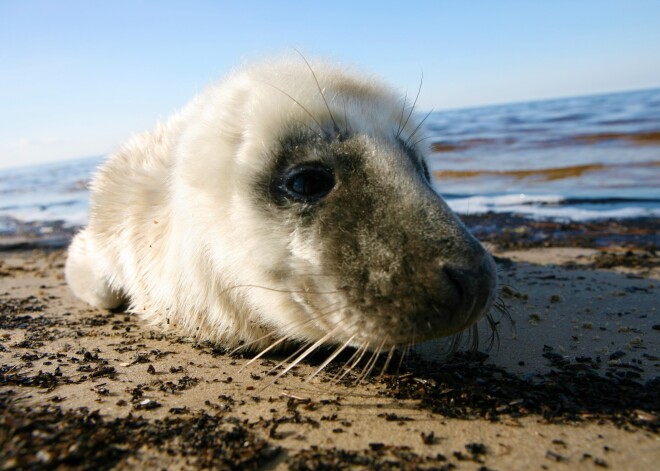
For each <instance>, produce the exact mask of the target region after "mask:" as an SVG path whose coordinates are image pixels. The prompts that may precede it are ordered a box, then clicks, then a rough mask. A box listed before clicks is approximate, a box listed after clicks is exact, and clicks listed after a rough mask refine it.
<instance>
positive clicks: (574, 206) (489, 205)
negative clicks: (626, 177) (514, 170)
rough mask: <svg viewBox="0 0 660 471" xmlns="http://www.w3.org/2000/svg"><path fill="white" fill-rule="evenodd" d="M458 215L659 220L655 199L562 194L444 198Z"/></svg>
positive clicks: (572, 219)
mask: <svg viewBox="0 0 660 471" xmlns="http://www.w3.org/2000/svg"><path fill="white" fill-rule="evenodd" d="M444 197H445V200H446V201H447V204H448V205H449V207H451V209H452V210H454V211H455V212H457V213H458V214H468V215H473V214H484V213H489V212H493V213H513V214H518V215H522V216H526V217H530V218H533V219H559V220H571V221H588V220H596V219H628V218H640V217H660V207H659V204H660V199H655V198H630V199H627V198H594V199H589V198H565V197H563V196H560V195H528V194H518V195H492V196H483V195H478V196H470V195H444Z"/></svg>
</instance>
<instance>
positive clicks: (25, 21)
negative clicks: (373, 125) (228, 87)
mask: <svg viewBox="0 0 660 471" xmlns="http://www.w3.org/2000/svg"><path fill="white" fill-rule="evenodd" d="M293 48H297V49H300V50H301V51H303V52H304V53H305V55H307V56H310V57H322V58H327V59H331V60H335V61H338V62H340V63H344V64H349V65H351V66H355V67H357V68H358V69H362V70H365V71H367V72H371V73H374V74H376V75H378V76H380V77H382V78H383V79H384V80H385V81H387V82H389V83H390V84H391V85H393V86H394V87H395V89H397V90H399V91H400V92H401V93H402V94H403V93H406V91H408V93H409V94H410V93H414V92H416V90H417V87H418V84H419V80H420V77H421V75H422V73H423V77H424V79H423V87H422V92H421V95H420V98H419V104H418V108H419V109H420V110H430V109H435V110H443V109H452V108H465V107H475V106H482V105H489V104H499V103H509V102H520V101H530V100H539V99H548V98H558V97H567V96H579V95H585V94H598V93H608V92H616V91H627V90H637V89H644V88H655V87H660V1H657V0H648V1H644V0H626V1H618V0H617V1H615V0H553V1H533V0H525V1H514V0H470V1H465V0H454V1H449V0H446V1H445V0H436V1H415V0H407V1H402V0H400V1H397V2H394V1H389V0H379V1H356V0H353V1H347V0H334V1H330V2H328V1H323V2H320V1H312V0H308V1H285V0H280V1H275V0H271V1H267V0H262V1H259V0H241V1H233V2H229V1H197V0H188V1H168V0H144V1H140V0H132V1H126V0H110V1H106V0H96V1H73V0H58V1H52V0H43V1H32V0H22V1H21V0H0V168H7V167H18V166H24V165H31V164H35V163H42V162H48V161H58V160H65V159H72V158H80V157H86V156H93V155H103V154H107V153H110V152H113V151H114V150H116V149H117V148H118V147H119V146H120V144H121V143H122V142H123V141H125V140H126V139H127V138H128V137H130V135H131V134H133V133H135V132H140V131H143V130H146V129H150V128H152V127H153V125H154V124H155V122H156V121H158V120H163V119H166V118H167V117H168V116H169V115H171V114H172V113H174V112H175V111H176V110H177V109H179V108H181V107H182V106H183V105H185V103H186V102H187V101H188V100H189V99H190V98H192V97H193V96H194V95H195V94H196V93H198V92H200V91H202V90H203V89H204V88H205V87H206V86H208V85H209V84H211V83H213V82H214V81H217V80H219V79H221V78H222V76H223V75H225V74H226V73H227V72H229V71H231V70H232V68H235V67H237V66H239V65H241V64H243V63H245V62H248V63H249V62H253V61H258V60H259V59H262V58H266V57H269V56H271V55H277V54H283V53H285V54H286V53H291V51H292V50H293Z"/></svg>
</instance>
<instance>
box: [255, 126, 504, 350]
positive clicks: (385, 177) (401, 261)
mask: <svg viewBox="0 0 660 471" xmlns="http://www.w3.org/2000/svg"><path fill="white" fill-rule="evenodd" d="M271 162H272V164H271V166H270V167H269V168H268V171H267V172H264V173H263V175H262V179H261V180H260V181H259V182H258V185H259V188H260V190H261V191H260V193H259V197H260V198H261V199H262V201H261V202H260V204H259V206H260V207H262V208H266V209H265V210H264V211H263V217H264V218H265V219H267V220H269V221H270V223H271V225H272V226H273V227H286V228H287V229H288V231H289V234H290V244H289V249H290V251H291V255H292V257H291V261H290V263H289V267H288V270H276V271H274V279H273V282H280V283H281V282H284V283H285V284H287V285H288V286H293V287H294V289H291V296H292V297H293V298H294V299H295V301H296V303H297V304H298V305H299V306H300V308H301V309H302V310H304V311H305V313H306V316H307V318H308V319H309V321H307V322H306V323H305V324H306V325H310V327H311V326H314V327H315V328H320V329H321V331H322V332H324V333H325V334H326V335H328V336H330V337H331V341H334V342H341V341H347V339H351V342H352V343H353V344H355V345H362V344H369V345H370V346H372V348H375V347H378V346H380V347H382V346H387V347H389V346H394V345H401V344H409V343H412V342H415V341H423V340H428V339H431V338H436V337H443V336H448V335H451V334H454V333H457V332H460V331H462V330H464V329H466V328H467V327H469V326H471V325H472V324H473V323H475V322H476V321H477V320H479V319H480V318H481V316H482V315H483V314H484V313H485V312H486V310H487V309H488V308H489V307H490V304H491V302H492V300H493V296H494V290H495V269H494V263H493V260H492V258H491V256H490V255H489V254H488V253H487V252H486V251H485V250H484V249H483V248H482V246H481V245H480V244H479V243H478V242H477V241H476V240H475V239H474V237H473V236H472V235H471V234H470V233H469V232H468V231H467V230H466V229H465V227H464V226H463V225H462V223H461V222H460V221H459V220H458V219H457V217H456V216H455V215H454V213H453V212H452V211H451V210H450V209H449V208H448V207H447V205H446V204H445V203H444V201H443V200H442V199H441V198H440V197H439V196H438V195H437V194H436V193H435V192H434V191H433V189H432V188H431V184H430V176H429V171H428V168H427V166H426V163H425V161H424V158H423V156H422V155H421V154H420V151H419V150H418V149H416V148H415V147H414V146H412V145H410V144H408V143H406V142H405V141H404V140H403V139H402V138H401V137H399V136H396V135H394V134H390V135H387V134H381V135H369V134H366V133H351V132H350V131H347V132H345V133H335V134H334V135H333V134H332V133H328V134H326V135H322V134H318V133H312V132H309V131H308V130H305V129H298V130H295V127H294V130H293V131H290V132H289V133H287V134H285V135H283V136H282V137H281V138H280V141H279V145H278V146H277V148H276V151H275V155H274V158H273V159H271ZM264 202H266V203H267V204H263V203H264Z"/></svg>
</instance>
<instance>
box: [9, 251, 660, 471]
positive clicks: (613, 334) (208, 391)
mask: <svg viewBox="0 0 660 471" xmlns="http://www.w3.org/2000/svg"><path fill="white" fill-rule="evenodd" d="M19 242H20V241H19ZM33 242H34V241H29V240H28V241H23V242H20V243H18V242H17V241H16V240H13V241H9V242H6V241H5V245H4V250H3V251H0V309H1V311H0V312H1V314H0V359H1V361H0V365H1V366H0V407H1V408H2V413H1V414H0V422H1V423H0V469H14V468H31V469H37V468H45V469H47V468H56V467H59V466H62V467H67V468H86V469H88V468H99V469H111V468H129V467H130V468H135V469H196V468H200V467H214V468H233V469H257V468H259V469H262V468H263V469H347V468H362V469H373V468H379V469H431V468H432V469H465V470H478V469H479V470H487V469H492V470H494V469H498V470H506V469H605V468H608V469H631V470H632V469H634V470H641V469H649V470H650V469H654V468H655V465H654V464H653V463H656V464H657V461H658V460H660V441H659V439H660V435H659V434H658V431H659V429H660V419H659V417H660V348H659V344H660V320H659V317H658V312H657V306H658V291H659V285H660V272H659V268H658V266H659V265H658V258H657V256H656V255H655V252H654V251H653V250H650V249H648V248H644V247H641V248H640V247H637V248H632V249H631V248H630V247H624V246H621V247H612V246H609V247H607V249H604V248H602V247H600V248H599V247H586V248H583V247H580V248H577V247H575V246H573V247H570V246H559V247H552V246H550V247H548V246H547V245H548V244H545V245H546V246H542V245H543V244H527V246H524V247H516V246H514V245H513V244H507V243H502V244H499V245H498V244H497V243H494V242H493V241H491V242H490V244H491V248H492V249H493V250H494V253H495V255H496V256H497V260H498V270H499V277H500V285H501V286H500V291H501V293H500V294H501V298H502V300H503V301H504V302H505V304H506V305H507V307H508V310H509V313H510V316H511V319H512V320H513V322H514V323H515V324H512V323H511V322H509V321H507V320H506V319H502V320H501V322H500V325H499V328H498V336H499V341H498V342H497V343H496V345H495V346H494V347H493V348H492V349H491V350H490V351H486V350H485V344H486V343H487V341H488V338H487V337H488V335H487V330H486V329H482V331H483V332H484V335H483V336H484V337H485V338H484V339H483V342H482V346H481V348H480V349H479V352H473V353H467V352H463V353H459V354H458V355H456V356H455V357H453V358H450V359H447V358H443V357H441V356H440V355H439V354H438V353H437V352H438V351H440V350H441V349H442V345H438V344H437V343H435V344H426V345H422V346H420V347H419V348H418V349H417V351H416V353H415V354H411V355H408V356H407V357H406V358H404V360H403V362H402V364H401V366H400V368H399V371H398V372H397V371H396V369H397V368H396V367H391V368H390V369H389V370H388V371H387V372H385V373H384V374H381V371H380V369H379V368H378V366H379V365H377V366H376V368H375V369H374V371H375V373H374V374H372V376H371V377H370V378H369V379H368V380H366V381H363V382H361V383H360V384H355V379H356V377H357V376H356V374H357V373H356V372H351V373H350V374H348V375H347V376H346V377H345V378H344V379H343V380H342V381H340V382H336V381H332V379H333V376H335V374H336V373H337V372H341V371H342V367H343V364H344V363H343V362H342V361H341V359H338V360H337V361H335V362H334V363H333V364H332V365H330V367H329V368H327V369H326V370H325V371H323V372H322V373H320V374H318V375H316V376H315V377H314V378H313V379H311V380H309V381H306V378H307V376H308V375H309V374H310V373H312V372H314V371H315V369H316V368H317V367H318V366H319V365H320V364H321V363H322V361H323V360H324V358H325V355H324V354H322V353H321V354H319V355H318V356H317V357H316V358H312V359H311V360H310V361H308V362H305V363H304V364H302V365H300V366H297V367H296V368H294V369H293V370H292V372H290V373H288V374H287V375H285V376H283V377H282V378H279V379H278V380H277V381H276V382H275V383H272V381H273V379H274V376H273V374H274V373H273V372H272V370H273V368H274V367H276V366H277V364H278V362H280V361H282V360H283V359H284V358H286V355H285V354H280V355H272V356H268V357H266V358H264V359H259V360H257V361H255V362H253V363H249V364H248V362H249V359H250V355H249V354H245V355H241V354H234V355H230V354H229V353H228V352H225V351H223V350H222V349H220V348H217V347H216V346H213V345H209V344H199V343H196V342H195V341H194V339H189V338H182V337H179V336H178V335H177V334H176V333H175V332H162V331H158V330H154V329H152V328H150V327H148V326H146V325H144V324H143V323H142V322H141V321H140V319H139V318H137V317H136V316H134V315H131V314H127V313H123V312H122V313H111V312H104V311H100V310H95V309H91V308H89V307H88V306H86V305H85V304H83V303H82V302H80V301H79V300H77V299H75V298H74V297H73V295H72V294H71V293H70V291H69V290H68V288H67V286H66V284H65V281H64V278H63V273H62V269H63V264H64V260H65V250H64V249H63V248H62V247H58V244H54V245H55V248H53V247H44V245H43V244H42V245H40V244H34V243H33ZM51 245H52V244H51ZM60 245H61V244H60ZM518 245H520V244H518ZM523 245H524V244H523ZM539 245H541V246H539ZM569 245H570V244H569ZM604 260H606V261H608V263H605V262H604ZM326 354H327V352H326ZM347 359H348V358H345V359H344V362H345V361H346V360H347ZM394 363H398V362H393V364H394ZM395 366H396V365H395Z"/></svg>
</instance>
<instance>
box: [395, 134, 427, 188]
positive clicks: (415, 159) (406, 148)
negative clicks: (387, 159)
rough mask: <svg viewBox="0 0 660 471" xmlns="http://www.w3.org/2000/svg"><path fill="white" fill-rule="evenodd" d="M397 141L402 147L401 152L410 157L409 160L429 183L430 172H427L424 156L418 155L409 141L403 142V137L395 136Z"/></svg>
mask: <svg viewBox="0 0 660 471" xmlns="http://www.w3.org/2000/svg"><path fill="white" fill-rule="evenodd" d="M396 140H397V142H398V144H399V145H400V146H401V148H402V149H403V152H404V153H405V154H406V155H407V156H408V157H409V158H410V161H411V162H412V163H413V165H415V167H416V168H417V170H418V171H419V173H420V174H421V175H422V177H424V179H425V180H426V182H427V183H429V184H430V183H431V172H429V167H428V165H427V164H426V160H424V158H422V157H420V156H419V155H418V153H417V151H416V150H415V148H413V147H412V146H411V145H410V144H409V143H407V142H405V141H404V140H403V139H401V138H400V137H397V139H396Z"/></svg>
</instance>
